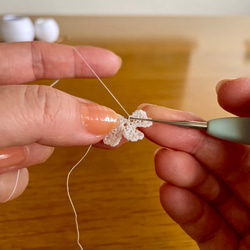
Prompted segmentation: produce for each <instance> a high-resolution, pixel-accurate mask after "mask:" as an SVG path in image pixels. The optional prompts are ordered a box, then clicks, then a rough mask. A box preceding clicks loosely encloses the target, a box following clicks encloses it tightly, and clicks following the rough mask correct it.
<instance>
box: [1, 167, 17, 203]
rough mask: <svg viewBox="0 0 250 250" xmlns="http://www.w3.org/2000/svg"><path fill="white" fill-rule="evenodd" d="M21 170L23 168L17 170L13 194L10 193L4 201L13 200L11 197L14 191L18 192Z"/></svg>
mask: <svg viewBox="0 0 250 250" xmlns="http://www.w3.org/2000/svg"><path fill="white" fill-rule="evenodd" d="M20 172H21V170H20V169H18V170H17V176H16V182H15V185H14V188H13V190H12V192H11V194H10V195H9V197H8V198H7V199H6V200H5V201H3V203H4V202H7V201H9V200H11V198H12V197H13V195H14V193H15V192H16V189H17V185H18V182H19V178H20Z"/></svg>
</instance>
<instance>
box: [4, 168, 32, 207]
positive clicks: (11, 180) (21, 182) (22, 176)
mask: <svg viewBox="0 0 250 250" xmlns="http://www.w3.org/2000/svg"><path fill="white" fill-rule="evenodd" d="M28 182H29V172H28V170H27V169H26V168H23V169H20V172H19V173H18V170H14V171H11V172H8V173H4V174H1V175H0V203H4V202H7V201H9V200H13V199H15V198H16V197H18V196H19V195H21V194H22V193H23V191H24V190H25V188H26V187H27V185H28Z"/></svg>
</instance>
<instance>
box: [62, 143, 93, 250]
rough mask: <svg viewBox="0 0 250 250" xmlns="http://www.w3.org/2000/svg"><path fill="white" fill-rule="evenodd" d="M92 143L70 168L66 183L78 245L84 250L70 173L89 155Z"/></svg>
mask: <svg viewBox="0 0 250 250" xmlns="http://www.w3.org/2000/svg"><path fill="white" fill-rule="evenodd" d="M91 147H92V145H90V146H89V147H88V149H87V151H86V153H85V154H84V155H83V156H82V158H81V159H80V160H79V161H78V162H77V163H76V164H75V165H74V166H73V167H72V168H71V169H70V171H69V173H68V175H67V182H66V183H67V184H66V187H67V195H68V198H69V202H70V204H71V206H72V209H73V212H74V215H75V224H76V232H77V244H78V246H79V247H80V249H81V250H83V247H82V245H81V243H80V230H79V224H78V216H77V212H76V209H75V205H74V203H73V200H72V198H71V195H70V189H69V178H70V175H71V173H72V172H73V170H74V169H75V168H76V167H77V166H78V165H79V164H80V163H81V162H82V161H83V160H84V159H85V157H86V156H87V155H88V153H89V151H90V149H91Z"/></svg>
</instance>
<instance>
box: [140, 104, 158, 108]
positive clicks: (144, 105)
mask: <svg viewBox="0 0 250 250" xmlns="http://www.w3.org/2000/svg"><path fill="white" fill-rule="evenodd" d="M149 106H156V105H154V104H149V103H142V104H140V105H139V106H138V107H137V109H144V108H146V107H149Z"/></svg>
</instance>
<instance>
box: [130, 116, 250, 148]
mask: <svg viewBox="0 0 250 250" xmlns="http://www.w3.org/2000/svg"><path fill="white" fill-rule="evenodd" d="M128 119H134V120H142V121H152V122H160V123H165V124H170V125H175V126H180V127H185V128H194V129H201V130H205V131H206V133H207V134H209V135H211V136H213V137H216V138H220V139H223V140H227V141H232V142H237V143H241V144H247V145H250V117H223V118H217V119H212V120H209V121H208V122H200V121H164V120H154V119H144V118H135V117H129V118H128Z"/></svg>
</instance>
